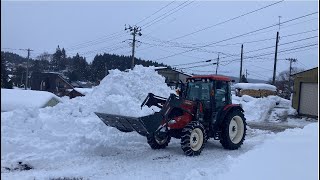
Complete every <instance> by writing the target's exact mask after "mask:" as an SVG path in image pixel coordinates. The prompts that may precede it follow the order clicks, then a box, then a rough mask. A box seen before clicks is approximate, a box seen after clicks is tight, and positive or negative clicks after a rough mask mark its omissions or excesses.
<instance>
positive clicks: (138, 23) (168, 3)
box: [136, 1, 175, 25]
mask: <svg viewBox="0 0 320 180" xmlns="http://www.w3.org/2000/svg"><path fill="white" fill-rule="evenodd" d="M174 2H175V1H172V2H170V3H168V4H167V5H165V6H163V7H162V8H160V9H159V10H157V11H156V12H154V13H152V14H151V15H149V16H148V17H146V18H144V19H142V20H141V21H139V22H137V23H136V25H138V24H139V23H141V22H143V21H145V20H146V19H148V18H150V17H151V16H153V15H155V14H157V13H158V12H160V11H162V10H163V9H165V8H166V7H168V6H170V5H171V4H172V3H174Z"/></svg>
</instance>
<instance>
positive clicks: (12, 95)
mask: <svg viewBox="0 0 320 180" xmlns="http://www.w3.org/2000/svg"><path fill="white" fill-rule="evenodd" d="M59 102H61V99H60V98H59V97H58V96H56V95H54V94H52V93H50V92H47V91H33V90H18V89H1V112H3V111H12V110H15V109H23V108H44V107H47V106H55V105H56V104H58V103H59Z"/></svg>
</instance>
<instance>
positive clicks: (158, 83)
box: [86, 66, 175, 117]
mask: <svg viewBox="0 0 320 180" xmlns="http://www.w3.org/2000/svg"><path fill="white" fill-rule="evenodd" d="M109 73H110V74H109V75H108V76H107V78H104V79H103V80H102V81H101V83H100V85H99V86H98V87H96V88H94V89H93V91H92V92H91V93H89V94H88V95H87V96H86V97H87V100H88V101H93V102H94V104H95V105H96V106H97V111H98V112H104V113H111V114H120V115H126V116H136V117H137V116H144V115H148V114H151V113H153V111H152V110H151V109H150V108H147V107H144V108H143V109H142V111H141V109H140V105H141V103H142V102H143V100H144V99H145V98H146V97H147V95H148V93H153V94H155V95H158V96H162V97H166V98H167V97H169V95H170V93H175V92H174V91H172V90H171V89H170V88H169V87H168V86H167V85H166V84H165V78H164V77H163V76H161V75H159V74H158V73H157V72H156V71H155V70H154V69H153V68H152V67H151V68H146V67H143V66H136V67H135V68H134V70H133V71H132V70H129V71H128V72H121V71H119V70H111V71H109Z"/></svg>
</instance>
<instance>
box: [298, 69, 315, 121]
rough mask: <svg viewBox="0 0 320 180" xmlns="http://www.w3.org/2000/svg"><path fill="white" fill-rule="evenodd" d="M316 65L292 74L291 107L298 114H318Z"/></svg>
mask: <svg viewBox="0 0 320 180" xmlns="http://www.w3.org/2000/svg"><path fill="white" fill-rule="evenodd" d="M318 75H319V71H318V67H316V68H313V69H309V70H306V71H303V72H300V73H296V74H293V75H292V77H293V79H294V86H293V97H292V107H293V108H295V109H296V110H297V111H298V113H299V114H300V115H307V116H318V114H319V110H318V98H319V86H318Z"/></svg>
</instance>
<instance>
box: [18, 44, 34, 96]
mask: <svg viewBox="0 0 320 180" xmlns="http://www.w3.org/2000/svg"><path fill="white" fill-rule="evenodd" d="M20 50H22V51H28V58H27V72H26V84H25V86H24V89H25V90H27V87H28V77H29V58H30V51H33V50H31V49H30V48H28V49H20Z"/></svg>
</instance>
